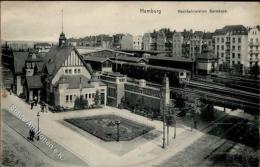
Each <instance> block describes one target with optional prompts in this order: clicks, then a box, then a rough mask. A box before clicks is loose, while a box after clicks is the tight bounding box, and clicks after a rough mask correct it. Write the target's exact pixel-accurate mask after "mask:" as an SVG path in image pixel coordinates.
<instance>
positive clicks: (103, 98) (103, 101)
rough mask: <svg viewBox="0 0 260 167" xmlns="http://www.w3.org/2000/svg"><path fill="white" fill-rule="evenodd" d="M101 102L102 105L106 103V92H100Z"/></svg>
mask: <svg viewBox="0 0 260 167" xmlns="http://www.w3.org/2000/svg"><path fill="white" fill-rule="evenodd" d="M100 103H101V105H104V104H105V93H101V94H100Z"/></svg>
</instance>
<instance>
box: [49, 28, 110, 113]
mask: <svg viewBox="0 0 260 167" xmlns="http://www.w3.org/2000/svg"><path fill="white" fill-rule="evenodd" d="M44 61H45V65H44V73H45V74H44V75H45V76H46V79H45V80H44V85H45V89H44V95H45V96H46V97H47V99H46V101H47V102H48V103H49V104H51V105H55V106H62V107H64V108H73V107H74V105H75V101H76V100H77V99H85V100H87V102H88V105H93V104H94V103H95V96H99V99H100V104H101V105H106V92H107V90H106V85H105V84H104V83H102V82H100V81H99V80H98V78H97V77H96V76H95V75H94V74H93V73H92V69H90V67H89V66H87V65H86V64H85V62H84V60H83V58H82V57H81V55H80V54H79V52H78V51H77V49H76V48H75V47H73V46H69V45H67V41H66V37H65V34H64V33H63V32H62V33H61V35H60V38H59V46H54V47H52V49H51V50H50V51H49V52H48V53H47V54H46V56H45V57H44Z"/></svg>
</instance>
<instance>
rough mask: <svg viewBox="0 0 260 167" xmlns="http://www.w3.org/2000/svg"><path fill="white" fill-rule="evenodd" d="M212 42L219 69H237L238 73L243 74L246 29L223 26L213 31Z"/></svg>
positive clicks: (246, 39)
mask: <svg viewBox="0 0 260 167" xmlns="http://www.w3.org/2000/svg"><path fill="white" fill-rule="evenodd" d="M213 40H214V52H215V54H216V55H217V57H218V64H219V69H220V70H229V69H230V68H235V67H237V68H238V71H240V72H243V65H244V64H245V58H246V57H247V55H248V36H247V29H246V28H245V27H244V26H242V25H231V26H225V27H223V28H222V29H217V30H216V31H215V33H214V36H213Z"/></svg>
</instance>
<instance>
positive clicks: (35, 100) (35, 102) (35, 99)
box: [34, 96, 38, 106]
mask: <svg viewBox="0 0 260 167" xmlns="http://www.w3.org/2000/svg"><path fill="white" fill-rule="evenodd" d="M37 101H38V100H37V97H36V96H34V104H35V106H37Z"/></svg>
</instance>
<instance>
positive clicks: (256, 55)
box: [250, 53, 258, 58]
mask: <svg viewBox="0 0 260 167" xmlns="http://www.w3.org/2000/svg"><path fill="white" fill-rule="evenodd" d="M253 55H254V54H250V58H252V57H253ZM255 57H256V58H258V53H256V54H255Z"/></svg>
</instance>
